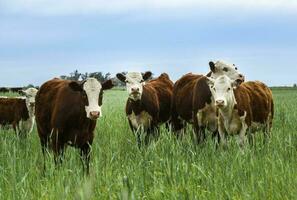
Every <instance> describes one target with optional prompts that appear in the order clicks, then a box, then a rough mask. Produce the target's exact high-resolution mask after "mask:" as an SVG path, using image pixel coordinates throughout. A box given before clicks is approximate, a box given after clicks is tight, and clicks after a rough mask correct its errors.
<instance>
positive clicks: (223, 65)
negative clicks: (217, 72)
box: [215, 60, 235, 69]
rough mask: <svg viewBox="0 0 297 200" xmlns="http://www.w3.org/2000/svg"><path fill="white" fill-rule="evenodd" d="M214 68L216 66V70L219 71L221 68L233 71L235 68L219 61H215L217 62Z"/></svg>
mask: <svg viewBox="0 0 297 200" xmlns="http://www.w3.org/2000/svg"><path fill="white" fill-rule="evenodd" d="M215 66H216V67H217V68H220V69H223V68H225V67H227V68H231V69H235V66H234V65H233V64H229V63H226V62H224V61H221V60H219V61H217V62H216V63H215Z"/></svg>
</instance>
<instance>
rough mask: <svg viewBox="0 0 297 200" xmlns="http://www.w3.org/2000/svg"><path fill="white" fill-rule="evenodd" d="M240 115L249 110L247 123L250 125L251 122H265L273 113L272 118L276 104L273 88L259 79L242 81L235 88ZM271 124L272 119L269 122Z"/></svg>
mask: <svg viewBox="0 0 297 200" xmlns="http://www.w3.org/2000/svg"><path fill="white" fill-rule="evenodd" d="M234 95H235V99H236V102H237V105H236V107H235V109H238V111H239V115H240V116H242V115H244V112H245V111H246V112H247V118H246V123H247V125H248V126H250V125H251V122H257V123H262V124H263V123H265V122H267V120H268V117H269V114H270V113H271V119H270V120H272V119H273V115H274V105H273V97H272V92H271V90H270V89H269V88H268V87H267V86H266V85H265V84H263V83H261V82H259V81H255V82H252V81H249V82H245V83H242V84H241V85H240V86H238V87H237V88H236V89H235V90H234ZM269 123H270V124H271V123H272V121H270V122H269Z"/></svg>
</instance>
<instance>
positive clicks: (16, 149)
mask: <svg viewBox="0 0 297 200" xmlns="http://www.w3.org/2000/svg"><path fill="white" fill-rule="evenodd" d="M273 93H274V101H275V118H274V125H273V131H272V137H271V139H270V141H269V142H268V143H266V144H263V137H262V134H261V133H260V132H259V133H258V134H257V137H256V139H257V140H256V141H257V142H256V144H255V145H254V146H250V145H246V147H244V148H243V149H241V148H240V147H238V145H237V144H236V142H235V140H234V139H232V140H231V141H230V143H229V145H228V148H227V149H224V150H223V149H222V148H218V149H216V147H215V143H214V142H213V141H212V140H211V139H210V138H209V139H208V140H207V142H206V143H205V144H204V145H200V146H197V145H196V144H195V143H194V142H193V140H192V138H191V128H190V127H189V128H188V134H187V136H185V137H184V138H183V139H179V140H177V139H176V137H174V136H173V135H172V134H171V133H170V132H168V131H167V130H166V129H165V128H164V127H162V128H161V135H160V138H159V139H158V140H156V141H152V142H151V144H150V145H149V146H147V147H144V148H141V149H138V147H137V144H136V139H135V138H134V136H133V134H132V133H131V131H130V129H129V126H128V122H127V119H126V117H125V114H124V107H125V101H126V97H127V95H126V92H125V91H108V92H106V93H105V95H104V103H103V117H102V118H101V119H99V120H98V124H97V128H96V136H95V140H94V144H93V147H92V158H91V171H90V176H85V175H84V174H83V172H82V165H81V162H80V159H79V151H78V150H75V149H74V148H71V147H69V148H67V151H66V154H65V160H64V162H63V164H62V165H61V166H59V167H58V168H57V169H56V167H55V165H54V162H53V158H52V156H49V157H48V158H47V159H46V166H47V169H46V171H44V170H43V157H42V153H41V148H40V143H39V138H38V135H37V131H36V128H35V129H34V131H33V133H32V134H31V135H30V136H29V137H28V138H19V137H17V136H16V135H15V134H14V133H13V131H12V130H1V132H0V199H3V200H8V199H46V200H49V199H58V200H61V199H236V200H237V199H261V200H264V199H296V198H297V90H293V89H274V90H273ZM0 95H3V94H0Z"/></svg>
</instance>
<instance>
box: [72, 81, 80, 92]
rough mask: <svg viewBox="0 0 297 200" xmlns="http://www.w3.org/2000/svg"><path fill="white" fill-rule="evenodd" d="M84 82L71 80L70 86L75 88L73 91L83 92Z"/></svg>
mask: <svg viewBox="0 0 297 200" xmlns="http://www.w3.org/2000/svg"><path fill="white" fill-rule="evenodd" d="M82 86H83V83H79V82H77V81H71V82H70V83H69V87H70V88H71V89H72V90H73V91H76V92H81V91H83V87H82Z"/></svg>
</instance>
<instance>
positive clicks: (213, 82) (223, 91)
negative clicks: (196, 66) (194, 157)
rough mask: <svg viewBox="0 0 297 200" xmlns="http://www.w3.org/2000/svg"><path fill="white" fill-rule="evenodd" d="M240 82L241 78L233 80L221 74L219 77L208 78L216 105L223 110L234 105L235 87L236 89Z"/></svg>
mask: <svg viewBox="0 0 297 200" xmlns="http://www.w3.org/2000/svg"><path fill="white" fill-rule="evenodd" d="M240 83H241V79H237V80H235V81H233V80H231V79H230V78H229V77H228V76H226V75H222V76H219V77H218V78H217V79H213V78H208V85H209V88H210V91H211V94H212V96H213V98H214V101H215V106H216V107H217V108H219V109H221V110H224V109H226V108H229V106H234V105H235V104H236V99H235V96H234V90H233V89H236V87H238V86H239V85H240Z"/></svg>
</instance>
